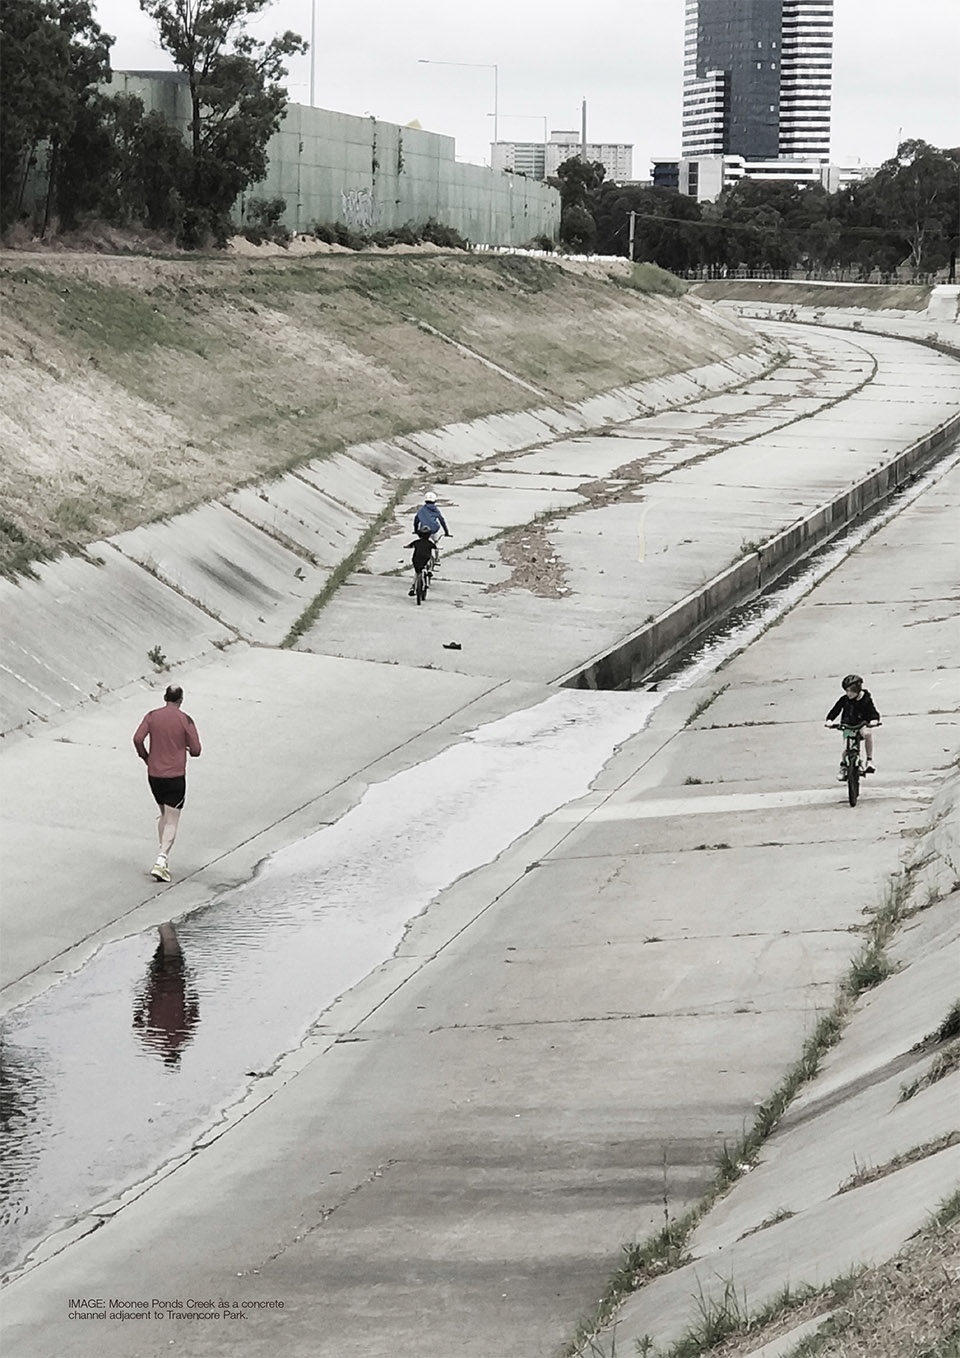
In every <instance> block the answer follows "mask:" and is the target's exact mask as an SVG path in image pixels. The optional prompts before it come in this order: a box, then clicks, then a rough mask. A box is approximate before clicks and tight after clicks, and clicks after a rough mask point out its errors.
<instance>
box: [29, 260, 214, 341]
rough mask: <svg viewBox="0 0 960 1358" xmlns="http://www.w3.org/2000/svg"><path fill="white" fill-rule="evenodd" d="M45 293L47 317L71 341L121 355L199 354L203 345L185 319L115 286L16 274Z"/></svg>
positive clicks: (36, 273) (139, 294) (37, 272)
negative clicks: (158, 351)
mask: <svg viewBox="0 0 960 1358" xmlns="http://www.w3.org/2000/svg"><path fill="white" fill-rule="evenodd" d="M21 276H22V277H23V278H29V279H30V280H31V281H32V282H34V283H36V284H38V285H40V286H41V287H42V288H43V290H44V292H45V293H46V294H47V297H48V301H49V314H50V315H51V316H52V317H53V319H54V320H55V322H56V324H57V327H58V328H59V330H60V332H61V333H62V334H63V335H64V336H65V337H66V338H68V339H71V340H73V341H74V342H77V341H78V340H79V341H84V342H86V343H88V344H91V345H93V346H95V347H96V348H99V349H102V350H107V351H113V352H115V353H120V354H128V353H131V352H133V353H138V352H143V351H144V350H146V349H150V348H153V346H155V345H158V346H160V347H161V348H167V349H176V350H178V351H180V352H182V353H194V354H203V352H204V344H203V342H202V337H200V336H198V335H197V334H196V333H195V331H194V329H193V328H192V327H191V325H190V324H188V323H187V321H186V320H183V321H181V320H178V319H176V318H174V317H171V316H170V315H169V313H165V312H164V311H162V310H161V309H160V307H159V306H158V305H157V304H156V303H155V302H153V301H151V299H150V297H149V296H148V295H147V294H145V293H142V292H138V291H136V290H134V289H133V288H123V287H120V286H118V285H117V284H114V283H94V282H91V281H90V280H89V279H83V278H75V277H70V278H67V277H64V276H57V275H54V274H46V273H43V272H41V271H40V270H36V269H29V270H24V271H23V274H22V275H21Z"/></svg>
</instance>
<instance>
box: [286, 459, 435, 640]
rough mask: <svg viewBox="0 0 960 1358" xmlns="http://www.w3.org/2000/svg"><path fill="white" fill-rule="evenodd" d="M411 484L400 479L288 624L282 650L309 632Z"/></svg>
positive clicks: (389, 518)
mask: <svg viewBox="0 0 960 1358" xmlns="http://www.w3.org/2000/svg"><path fill="white" fill-rule="evenodd" d="M412 485H413V481H412V480H407V481H403V482H401V484H400V485H399V486H398V487H397V489H396V490H395V491H394V493H393V495H392V496H391V499H390V502H389V504H386V505H384V507H383V509H381V511H380V513H379V514H378V515H377V517H376V518H375V519H374V520H373V522H372V523H371V524H370V525H369V527H368V528H367V529H366V531H365V532H364V533H363V534H362V535H361V536H360V538H359V539H358V540H357V545H356V546H355V547H354V549H353V551H352V552H351V553H350V555H349V556H346V557H344V559H343V560H342V561H341V562H340V564H339V565H338V566H337V568H336V569H335V570H334V571H333V572H332V573H331V575H330V578H329V580H328V581H327V583H326V584H325V585H324V587H323V589H322V590H321V591H320V593H319V594H318V595H317V596H316V598H315V599H313V600H312V601H311V602H310V603H309V604H308V605H307V607H306V608H305V609H304V610H303V612H302V613H301V614H300V616H299V618H297V620H296V622H295V623H294V624H293V626H292V627H291V628H290V631H289V632H288V633H287V635H286V636H285V637H284V639H283V641H281V643H280V648H281V650H283V649H287V650H289V648H290V647H292V646H295V645H296V643H297V642H298V641H299V639H300V638H301V637H302V636H303V635H304V634H305V633H306V632H309V630H310V628H311V627H312V626H313V624H314V623H315V622H316V620H317V618H318V617H319V616H320V613H321V611H322V609H323V607H324V605H325V604H327V603H328V602H329V601H330V599H332V598H333V596H334V594H336V592H337V590H338V589H339V588H340V586H341V585H342V584H343V582H344V580H346V578H347V576H348V575H350V574H352V572H353V571H355V570H356V568H357V567H358V566H359V564H360V562H361V561H362V560H363V558H364V556H366V554H367V552H368V551H369V549H370V547H371V546H372V544H373V543H374V542H375V541H376V540H377V537H378V536H379V533H380V530H381V529H382V528H383V526H384V524H386V523H388V522H389V521H390V520H391V519H392V518H393V515H394V512H395V510H396V508H397V505H398V504H399V503H400V501H401V500H403V499H404V498H405V496H406V494H407V492H408V490H409V489H410V487H411V486H412Z"/></svg>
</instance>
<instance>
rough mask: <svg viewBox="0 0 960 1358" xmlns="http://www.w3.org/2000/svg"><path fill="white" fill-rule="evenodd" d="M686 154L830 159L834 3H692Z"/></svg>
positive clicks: (686, 53) (763, 0)
mask: <svg viewBox="0 0 960 1358" xmlns="http://www.w3.org/2000/svg"><path fill="white" fill-rule="evenodd" d="M686 5H687V8H686V28H685V33H684V67H683V155H684V156H705V155H734V156H744V157H746V158H747V159H749V160H774V159H777V158H778V157H780V158H785V159H791V160H822V161H826V160H829V157H830V94H831V77H832V68H833V0H686Z"/></svg>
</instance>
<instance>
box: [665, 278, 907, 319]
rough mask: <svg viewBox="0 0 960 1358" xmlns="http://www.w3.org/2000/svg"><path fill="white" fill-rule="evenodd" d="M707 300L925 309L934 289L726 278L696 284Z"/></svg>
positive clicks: (880, 309)
mask: <svg viewBox="0 0 960 1358" xmlns="http://www.w3.org/2000/svg"><path fill="white" fill-rule="evenodd" d="M691 291H692V292H693V293H695V294H696V296H698V297H702V298H703V299H704V300H705V301H710V302H717V301H724V302H780V303H782V304H783V306H820V307H862V308H863V309H864V311H925V310H926V307H927V304H928V303H929V301H930V293H931V291H932V289H931V288H930V287H929V286H927V285H925V284H919V283H918V284H913V283H896V284H894V283H890V284H887V283H802V282H776V281H773V280H771V281H769V282H766V281H764V280H762V279H754V278H751V279H746V278H745V279H725V280H722V281H720V280H718V281H717V282H715V283H695V284H694V285H693V286H692V288H691Z"/></svg>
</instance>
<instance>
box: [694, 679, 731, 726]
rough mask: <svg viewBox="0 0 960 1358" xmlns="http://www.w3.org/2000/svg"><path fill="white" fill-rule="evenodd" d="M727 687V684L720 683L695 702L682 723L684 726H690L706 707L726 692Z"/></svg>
mask: <svg viewBox="0 0 960 1358" xmlns="http://www.w3.org/2000/svg"><path fill="white" fill-rule="evenodd" d="M729 687H730V685H729V684H721V685H720V687H719V688H715V689H714V690H713V692H712V693H710V694H708V696H707V697H706V698H703V699H702V700H701V701H700V702H699V703H697V705H696V707H695V708H694V709H693V711H692V712H691V713H690V715H689V717H687V719H686V721H685V722H684V723H683V724H684V726H685V727H687V726H692V725H693V723H694V722H695V721H696V720H697V718H698V717H702V716H703V714H704V712H706V710H707V708H708V707H710V706H711V705H712V704H713V703H715V702H716V701H717V699H718V698H719V697H720V694H721V693H726V691H727V689H728V688H729Z"/></svg>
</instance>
